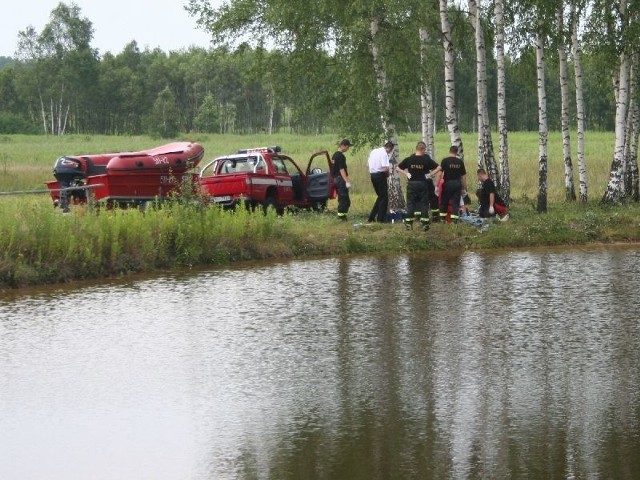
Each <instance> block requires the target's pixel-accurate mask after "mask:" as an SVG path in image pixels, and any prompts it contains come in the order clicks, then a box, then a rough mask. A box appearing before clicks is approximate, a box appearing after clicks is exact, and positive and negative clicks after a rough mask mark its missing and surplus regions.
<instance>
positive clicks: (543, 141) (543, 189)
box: [536, 32, 549, 213]
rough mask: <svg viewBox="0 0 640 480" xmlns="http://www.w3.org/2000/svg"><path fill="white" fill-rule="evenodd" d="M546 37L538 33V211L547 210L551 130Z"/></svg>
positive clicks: (543, 211)
mask: <svg viewBox="0 0 640 480" xmlns="http://www.w3.org/2000/svg"><path fill="white" fill-rule="evenodd" d="M544 51H545V37H544V34H543V33H541V32H538V33H537V34H536V73H537V85H538V136H539V141H538V204H537V210H538V213H546V211H547V172H548V151H547V141H548V137H549V130H548V126H547V93H546V88H545V58H544Z"/></svg>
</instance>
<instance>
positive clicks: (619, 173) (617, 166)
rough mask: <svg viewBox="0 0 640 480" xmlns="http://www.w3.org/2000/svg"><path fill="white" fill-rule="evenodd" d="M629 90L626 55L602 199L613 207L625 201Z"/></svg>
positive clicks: (621, 57) (619, 86) (621, 72)
mask: <svg viewBox="0 0 640 480" xmlns="http://www.w3.org/2000/svg"><path fill="white" fill-rule="evenodd" d="M628 89H629V60H628V58H627V55H626V54H625V53H622V54H621V55H620V71H619V75H618V82H617V88H616V91H617V93H616V130H615V131H616V141H615V148H614V153H613V160H612V162H611V170H610V172H609V182H608V184H607V190H606V191H605V193H604V195H603V197H602V203H603V204H607V205H612V204H616V203H621V202H622V201H623V200H624V171H625V158H624V150H625V143H624V142H625V131H626V120H627V103H628Z"/></svg>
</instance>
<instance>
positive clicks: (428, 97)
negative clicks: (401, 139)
mask: <svg viewBox="0 0 640 480" xmlns="http://www.w3.org/2000/svg"><path fill="white" fill-rule="evenodd" d="M419 35H420V72H421V75H420V79H421V81H420V124H421V127H422V140H423V141H424V143H426V145H427V153H428V154H429V155H430V156H431V157H432V158H433V157H434V155H435V151H434V139H433V135H434V132H433V94H432V93H431V86H430V85H429V81H428V80H427V76H426V74H425V72H426V71H427V68H428V66H427V52H428V49H429V34H428V32H427V29H426V28H420V31H419Z"/></svg>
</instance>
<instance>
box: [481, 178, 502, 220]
mask: <svg viewBox="0 0 640 480" xmlns="http://www.w3.org/2000/svg"><path fill="white" fill-rule="evenodd" d="M478 182H479V183H480V188H479V189H478V200H479V201H480V210H479V211H478V214H479V215H480V216H481V217H482V218H489V217H495V216H498V218H499V219H500V220H507V219H508V218H509V213H508V211H507V206H506V205H505V203H504V200H502V198H501V197H500V195H499V194H498V192H497V191H496V185H495V183H493V180H491V178H489V175H488V174H487V172H486V170H484V169H483V168H479V169H478Z"/></svg>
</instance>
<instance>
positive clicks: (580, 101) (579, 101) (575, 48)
mask: <svg viewBox="0 0 640 480" xmlns="http://www.w3.org/2000/svg"><path fill="white" fill-rule="evenodd" d="M570 18H571V54H572V56H573V70H574V77H575V85H576V123H577V132H576V134H577V136H578V145H577V155H578V173H579V179H580V193H579V198H580V202H581V203H587V200H588V182H587V165H586V159H585V153H584V130H585V111H584V87H583V81H582V47H581V45H580V40H579V37H578V27H579V22H580V20H579V19H580V15H579V10H578V6H577V5H576V3H575V2H571V15H570Z"/></svg>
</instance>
